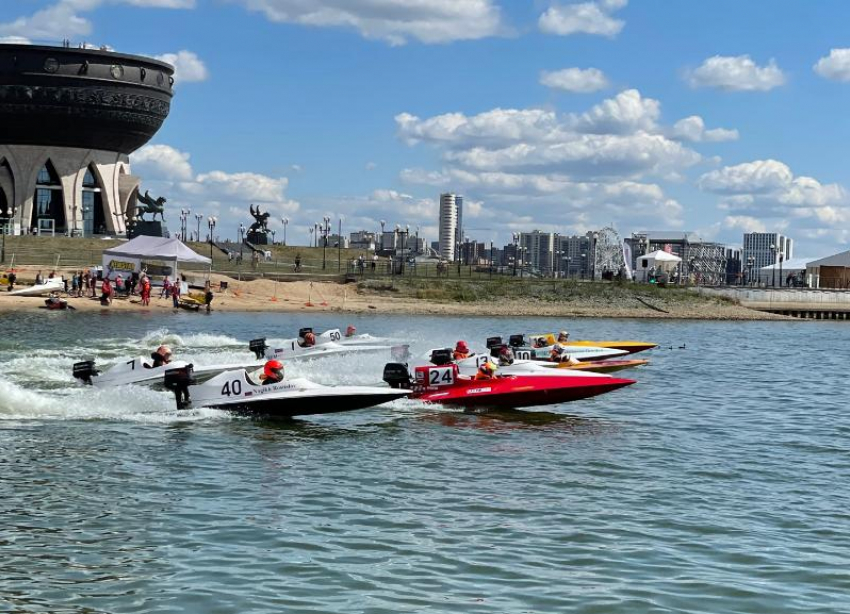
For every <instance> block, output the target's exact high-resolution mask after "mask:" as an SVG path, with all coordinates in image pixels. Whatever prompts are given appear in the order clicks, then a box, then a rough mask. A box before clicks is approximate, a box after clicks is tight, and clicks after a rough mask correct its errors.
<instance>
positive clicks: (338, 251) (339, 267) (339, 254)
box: [336, 215, 344, 271]
mask: <svg viewBox="0 0 850 614" xmlns="http://www.w3.org/2000/svg"><path fill="white" fill-rule="evenodd" d="M343 217H344V216H342V215H340V216H339V229H338V230H337V242H336V270H337V271H342V218H343Z"/></svg>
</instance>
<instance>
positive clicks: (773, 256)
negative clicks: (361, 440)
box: [770, 243, 776, 288]
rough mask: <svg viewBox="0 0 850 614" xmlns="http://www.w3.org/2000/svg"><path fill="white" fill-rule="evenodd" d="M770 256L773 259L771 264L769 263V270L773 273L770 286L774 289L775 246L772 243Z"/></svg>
mask: <svg viewBox="0 0 850 614" xmlns="http://www.w3.org/2000/svg"><path fill="white" fill-rule="evenodd" d="M770 255H771V257H772V259H773V262H772V263H771V267H770V269H771V271H772V273H773V279H772V281H771V284H770V285H771V286H773V287H774V288H775V287H776V245H775V244H773V243H771V244H770Z"/></svg>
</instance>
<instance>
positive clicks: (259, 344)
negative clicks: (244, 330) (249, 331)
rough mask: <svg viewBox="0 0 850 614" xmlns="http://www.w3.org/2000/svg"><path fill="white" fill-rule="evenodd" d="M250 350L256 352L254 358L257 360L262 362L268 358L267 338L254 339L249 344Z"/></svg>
mask: <svg viewBox="0 0 850 614" xmlns="http://www.w3.org/2000/svg"><path fill="white" fill-rule="evenodd" d="M248 349H249V350H251V351H252V352H254V356H256V357H257V360H262V359H263V358H265V356H266V350H267V349H269V346H268V345H267V344H266V338H265V337H263V338H261V339H252V340H251V341H249V342H248Z"/></svg>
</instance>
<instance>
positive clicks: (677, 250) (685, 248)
mask: <svg viewBox="0 0 850 614" xmlns="http://www.w3.org/2000/svg"><path fill="white" fill-rule="evenodd" d="M625 242H626V244H627V245H629V247H630V248H631V253H632V262H631V263H630V264H631V266H632V270H634V267H635V263H636V260H637V259H638V258H639V257H641V256H643V255H646V254H649V253H651V252H654V251H658V250H660V251H666V252H669V253H671V254H673V255H675V256H678V257H679V258H681V259H682V262H681V263H680V264H679V267H678V269H677V271H676V275H675V279H676V283H681V281H682V280H688V279H691V280H692V281H693V283H699V284H709V285H718V284H726V283H734V281H733V282H729V271H730V269H731V270H732V271H736V273H735V275H737V271H739V270H740V266H741V265H740V252H739V251H738V250H735V249H729V248H727V247H726V246H725V245H723V244H721V243H714V242H711V241H703V240H702V239H701V238H700V236H699V235H697V234H696V233H693V232H682V231H641V232H636V233H633V234H632V236H631V237H629V238H627V239H625ZM730 258H732V259H735V258H737V259H738V261H739V263H738V264H735V263H731V264H730V262H729V259H730Z"/></svg>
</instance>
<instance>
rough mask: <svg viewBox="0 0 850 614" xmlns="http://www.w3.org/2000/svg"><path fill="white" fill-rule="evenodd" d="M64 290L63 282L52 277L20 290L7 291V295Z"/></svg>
mask: <svg viewBox="0 0 850 614" xmlns="http://www.w3.org/2000/svg"><path fill="white" fill-rule="evenodd" d="M64 291H65V282H64V281H62V280H61V279H59V278H57V277H54V278H53V279H46V280H45V281H44V283H42V284H36V285H34V286H28V287H26V288H21V289H20V290H14V291H13V292H9V293H8V295H7V296H44V295H45V294H50V293H51V292H64Z"/></svg>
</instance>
